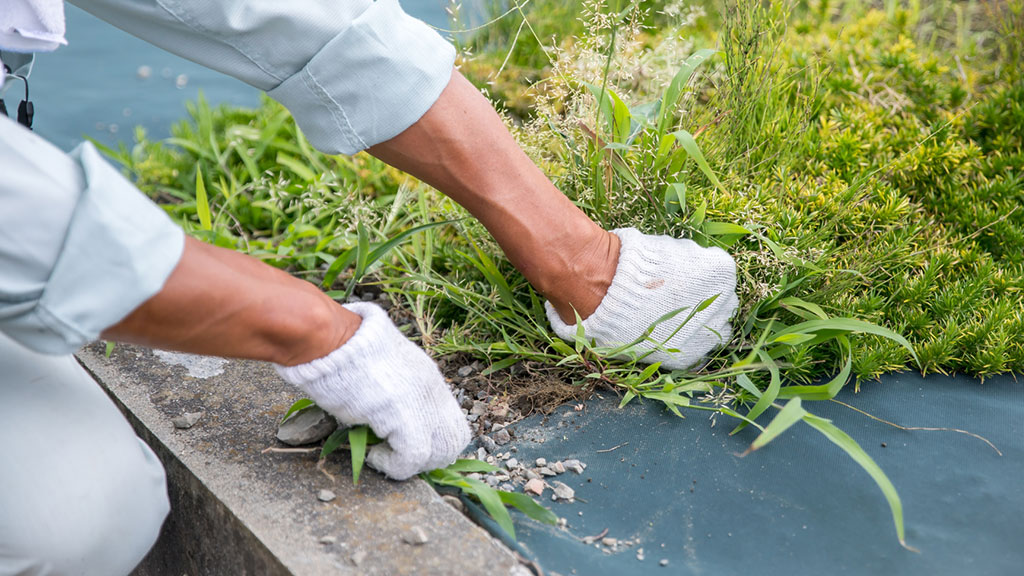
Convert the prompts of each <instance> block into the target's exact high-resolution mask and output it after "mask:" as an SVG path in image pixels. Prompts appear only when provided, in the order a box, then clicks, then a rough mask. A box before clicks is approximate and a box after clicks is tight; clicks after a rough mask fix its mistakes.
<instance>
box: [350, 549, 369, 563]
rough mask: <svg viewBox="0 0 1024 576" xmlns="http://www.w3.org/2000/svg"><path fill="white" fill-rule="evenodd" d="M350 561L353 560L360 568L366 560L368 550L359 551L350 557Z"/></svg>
mask: <svg viewBox="0 0 1024 576" xmlns="http://www.w3.org/2000/svg"><path fill="white" fill-rule="evenodd" d="M349 560H351V561H352V563H353V564H355V565H356V566H359V565H360V564H362V563H363V560H366V550H357V551H356V552H355V553H354V554H352V555H351V556H349Z"/></svg>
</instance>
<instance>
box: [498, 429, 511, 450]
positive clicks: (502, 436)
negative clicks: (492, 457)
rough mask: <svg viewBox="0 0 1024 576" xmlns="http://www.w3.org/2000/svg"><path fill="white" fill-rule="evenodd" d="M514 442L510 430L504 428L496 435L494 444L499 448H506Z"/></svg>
mask: <svg viewBox="0 0 1024 576" xmlns="http://www.w3.org/2000/svg"><path fill="white" fill-rule="evenodd" d="M511 441H512V436H511V435H510V434H509V433H508V430H506V429H504V428H502V429H501V430H498V431H497V432H495V433H494V442H495V443H496V444H498V445H499V446H504V445H505V444H508V443H509V442H511Z"/></svg>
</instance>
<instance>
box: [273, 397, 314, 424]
mask: <svg viewBox="0 0 1024 576" xmlns="http://www.w3.org/2000/svg"><path fill="white" fill-rule="evenodd" d="M311 406H316V404H315V403H314V402H313V401H312V400H310V399H309V398H299V399H298V400H296V401H295V403H294V404H292V405H291V407H290V408H288V411H287V412H285V413H284V417H283V418H281V422H285V421H287V420H288V418H290V417H291V416H292V414H295V413H297V412H301V411H303V410H305V409H306V408H309V407H311Z"/></svg>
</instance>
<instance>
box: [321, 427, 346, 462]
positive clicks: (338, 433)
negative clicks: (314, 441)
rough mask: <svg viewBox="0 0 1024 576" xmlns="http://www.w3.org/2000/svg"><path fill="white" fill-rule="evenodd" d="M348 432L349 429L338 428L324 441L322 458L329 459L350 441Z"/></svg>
mask: <svg viewBox="0 0 1024 576" xmlns="http://www.w3.org/2000/svg"><path fill="white" fill-rule="evenodd" d="M348 431H349V429H348V428H338V429H337V430H335V431H334V433H332V434H331V435H330V436H328V437H327V440H325V441H324V446H323V448H321V449H320V458H321V459H323V458H327V456H329V455H330V454H331V453H332V452H334V451H335V450H337V449H338V448H340V447H341V445H342V444H344V443H345V440H347V439H348Z"/></svg>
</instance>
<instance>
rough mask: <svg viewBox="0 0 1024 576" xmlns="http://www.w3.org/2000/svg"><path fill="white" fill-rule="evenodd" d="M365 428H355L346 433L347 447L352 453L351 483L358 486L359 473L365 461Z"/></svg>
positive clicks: (366, 429)
mask: <svg viewBox="0 0 1024 576" xmlns="http://www.w3.org/2000/svg"><path fill="white" fill-rule="evenodd" d="M368 430H369V428H368V427H366V426H355V427H353V428H349V431H348V447H349V451H351V453H352V483H353V484H359V473H360V472H362V470H363V463H364V462H365V461H366V441H367V434H366V433H367V431H368Z"/></svg>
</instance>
